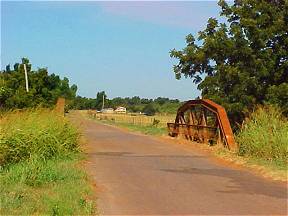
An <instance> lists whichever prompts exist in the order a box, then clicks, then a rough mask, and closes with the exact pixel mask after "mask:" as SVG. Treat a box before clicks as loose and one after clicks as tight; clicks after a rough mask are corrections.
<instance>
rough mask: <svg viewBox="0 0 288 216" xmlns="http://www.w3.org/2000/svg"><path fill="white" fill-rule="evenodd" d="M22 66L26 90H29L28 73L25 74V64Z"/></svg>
mask: <svg viewBox="0 0 288 216" xmlns="http://www.w3.org/2000/svg"><path fill="white" fill-rule="evenodd" d="M23 66H24V73H25V82H26V91H27V92H29V87H28V74H27V69H26V64H23Z"/></svg>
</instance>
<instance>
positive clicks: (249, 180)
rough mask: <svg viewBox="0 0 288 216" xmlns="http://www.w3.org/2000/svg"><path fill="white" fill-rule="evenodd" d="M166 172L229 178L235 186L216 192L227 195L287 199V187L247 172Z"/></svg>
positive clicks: (175, 170) (186, 169)
mask: <svg viewBox="0 0 288 216" xmlns="http://www.w3.org/2000/svg"><path fill="white" fill-rule="evenodd" d="M161 171H164V172H172V173H178V174H188V175H206V176H217V177H223V178H228V179H230V181H231V182H232V183H234V184H235V186H227V187H226V188H227V190H225V191H216V192H218V193H227V194H230V193H231V194H232V193H233V194H235V193H242V194H250V195H254V194H261V195H265V196H270V197H274V198H279V199H287V187H285V185H282V184H278V182H270V181H268V180H265V179H263V178H260V177H258V176H255V175H253V174H251V173H249V172H247V171H242V170H232V169H198V168H181V169H161Z"/></svg>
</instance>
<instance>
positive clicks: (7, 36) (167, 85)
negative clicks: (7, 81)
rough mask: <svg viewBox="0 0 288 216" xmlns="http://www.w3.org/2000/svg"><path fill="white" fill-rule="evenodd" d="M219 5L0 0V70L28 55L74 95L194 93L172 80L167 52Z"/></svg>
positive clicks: (187, 82) (182, 42)
mask: <svg viewBox="0 0 288 216" xmlns="http://www.w3.org/2000/svg"><path fill="white" fill-rule="evenodd" d="M219 11H220V9H219V7H218V6H217V2H216V1H186V2H169V1H165V2H163V1H162V2H148V1H146V2H131V1H130V2H108V1H106V2H96V1H89V2H83V1H82V2H81V1H45V2H41V1H17V2H16V1H15V2H14V1H1V69H4V68H5V66H6V65H8V64H11V65H12V66H13V65H14V63H16V62H20V61H21V58H22V57H27V58H29V60H30V62H31V63H32V66H33V68H34V69H37V68H40V67H47V68H48V71H49V73H56V74H58V75H60V76H61V77H62V78H63V77H64V76H65V77H68V78H69V80H70V83H71V84H76V85H77V86H78V92H77V93H78V95H81V96H85V97H92V98H95V95H96V93H97V92H98V91H103V90H104V91H105V92H106V94H107V95H108V98H114V97H118V96H119V97H132V96H140V97H144V98H157V97H169V98H174V99H175V98H178V99H180V100H189V99H193V98H195V97H197V96H199V95H200V92H199V91H198V90H197V86H196V85H195V84H194V83H193V82H192V80H191V79H185V78H182V79H181V80H176V79H175V75H174V73H173V64H176V63H177V60H176V59H172V58H170V55H169V51H170V50H171V49H173V48H176V49H182V48H184V47H185V36H186V35H187V34H189V33H192V34H194V35H196V34H197V32H198V31H200V30H202V29H203V28H204V27H205V25H206V22H207V20H208V18H209V17H219Z"/></svg>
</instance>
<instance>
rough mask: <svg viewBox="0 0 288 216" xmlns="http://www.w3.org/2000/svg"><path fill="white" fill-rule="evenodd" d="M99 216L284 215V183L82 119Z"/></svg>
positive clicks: (158, 141)
mask: <svg viewBox="0 0 288 216" xmlns="http://www.w3.org/2000/svg"><path fill="white" fill-rule="evenodd" d="M82 121H83V122H82V123H83V126H84V127H83V128H84V134H85V136H86V138H87V141H88V146H89V153H88V160H89V161H88V170H89V172H90V173H91V175H92V178H93V179H94V180H95V183H96V185H97V188H98V190H97V197H98V200H97V205H98V210H99V212H100V214H101V215H256V214H257V215H286V214H287V187H286V186H285V184H283V183H279V182H274V181H271V180H266V179H264V178H262V177H259V176H256V175H254V174H253V173H251V172H249V171H247V170H243V169H237V168H232V167H229V166H226V165H221V164H219V163H216V162H215V161H214V160H212V159H211V158H209V156H207V155H205V154H204V153H199V152H198V153H197V152H195V151H193V149H189V148H187V147H185V146H183V145H178V144H176V143H175V144H173V143H171V142H168V143H167V142H165V140H164V141H161V140H159V139H156V138H153V137H149V136H145V135H138V134H133V133H129V132H125V131H123V130H122V129H117V128H115V127H112V126H106V125H102V124H98V123H96V122H94V121H91V120H84V119H82Z"/></svg>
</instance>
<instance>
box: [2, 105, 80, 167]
mask: <svg viewBox="0 0 288 216" xmlns="http://www.w3.org/2000/svg"><path fill="white" fill-rule="evenodd" d="M0 123H1V127H0V128H1V135H0V165H6V164H8V163H16V162H19V161H23V160H27V159H29V160H31V159H35V158H37V160H38V159H40V160H47V159H50V158H53V157H56V156H63V155H67V154H69V153H70V152H73V151H78V150H79V148H78V138H79V134H78V132H77V130H76V128H74V127H73V126H72V125H71V124H70V123H69V122H68V121H67V120H66V119H65V118H64V117H62V116H59V115H58V114H57V113H55V112H52V111H51V110H48V109H33V110H26V111H13V112H10V113H7V114H5V115H4V116H2V118H1V122H0Z"/></svg>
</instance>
